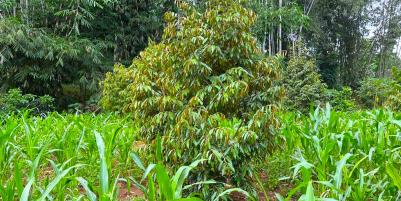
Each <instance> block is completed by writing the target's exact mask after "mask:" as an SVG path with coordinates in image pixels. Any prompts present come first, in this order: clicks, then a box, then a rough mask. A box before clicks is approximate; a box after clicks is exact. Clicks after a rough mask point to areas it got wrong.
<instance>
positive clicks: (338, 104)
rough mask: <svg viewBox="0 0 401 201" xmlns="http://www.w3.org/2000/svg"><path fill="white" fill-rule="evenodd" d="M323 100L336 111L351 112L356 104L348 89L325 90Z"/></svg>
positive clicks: (351, 92) (350, 90)
mask: <svg viewBox="0 0 401 201" xmlns="http://www.w3.org/2000/svg"><path fill="white" fill-rule="evenodd" d="M325 96H326V97H325V98H326V99H327V101H328V102H329V103H330V104H331V105H332V107H333V109H334V110H337V111H352V110H354V109H356V107H357V104H356V102H355V100H354V98H353V91H352V89H351V88H350V87H343V88H342V89H341V90H336V89H327V90H326V92H325Z"/></svg>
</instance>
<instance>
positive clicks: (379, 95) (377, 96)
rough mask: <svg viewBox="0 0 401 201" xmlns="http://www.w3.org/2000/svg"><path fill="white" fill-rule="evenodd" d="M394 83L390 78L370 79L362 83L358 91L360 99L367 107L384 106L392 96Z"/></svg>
mask: <svg viewBox="0 0 401 201" xmlns="http://www.w3.org/2000/svg"><path fill="white" fill-rule="evenodd" d="M393 83H394V81H393V80H391V79H388V78H368V79H366V80H364V81H362V83H361V87H360V88H359V89H358V92H357V93H358V97H359V99H360V101H361V103H362V105H364V106H365V107H368V108H371V107H379V106H382V105H383V103H384V102H385V101H386V99H387V98H388V97H389V96H390V95H391V94H392V87H391V86H392V85H393Z"/></svg>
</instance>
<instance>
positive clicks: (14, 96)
mask: <svg viewBox="0 0 401 201" xmlns="http://www.w3.org/2000/svg"><path fill="white" fill-rule="evenodd" d="M24 110H30V111H31V112H32V114H33V115H38V114H41V113H46V112H50V111H52V110H54V99H53V98H52V97H50V96H48V95H45V96H36V95H32V94H22V91H21V90H20V89H10V90H9V91H8V92H7V93H5V94H0V114H8V113H11V112H17V111H24Z"/></svg>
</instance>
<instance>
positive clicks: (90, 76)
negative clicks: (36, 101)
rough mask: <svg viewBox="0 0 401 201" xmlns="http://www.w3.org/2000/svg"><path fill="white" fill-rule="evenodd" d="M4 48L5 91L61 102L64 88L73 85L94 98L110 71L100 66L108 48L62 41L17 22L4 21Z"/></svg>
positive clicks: (0, 33) (0, 39) (0, 38)
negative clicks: (47, 95) (49, 98)
mask: <svg viewBox="0 0 401 201" xmlns="http://www.w3.org/2000/svg"><path fill="white" fill-rule="evenodd" d="M0 46H1V47H2V52H1V54H0V57H1V62H0V70H1V72H3V73H2V74H1V75H0V79H1V82H0V88H2V89H8V88H12V87H20V88H21V89H22V90H23V91H27V92H29V93H33V94H51V95H53V96H55V97H57V98H60V97H61V96H62V95H63V94H62V84H63V83H72V84H77V85H78V86H80V87H82V88H83V89H85V90H86V91H87V92H88V94H93V91H96V89H97V87H98V82H99V80H100V79H101V78H102V77H103V76H102V73H101V72H102V71H106V69H107V68H106V69H104V67H101V66H99V65H100V63H101V59H102V57H103V55H102V51H103V50H104V49H105V48H106V47H107V46H106V44H104V43H101V42H99V43H94V42H92V41H90V40H87V39H82V38H77V37H69V38H62V37H59V36H57V35H53V34H48V33H46V32H44V31H43V30H42V29H37V28H33V27H30V26H28V25H25V24H22V23H20V22H19V21H17V20H8V19H1V20H0ZM82 91H84V90H82Z"/></svg>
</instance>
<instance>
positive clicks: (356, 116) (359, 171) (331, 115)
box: [282, 106, 401, 200]
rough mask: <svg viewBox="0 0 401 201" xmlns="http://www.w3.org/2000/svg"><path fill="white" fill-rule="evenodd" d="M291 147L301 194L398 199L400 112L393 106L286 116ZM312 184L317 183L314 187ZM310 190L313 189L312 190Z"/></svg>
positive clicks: (296, 185) (291, 194)
mask: <svg viewBox="0 0 401 201" xmlns="http://www.w3.org/2000/svg"><path fill="white" fill-rule="evenodd" d="M283 120H284V122H283V130H282V131H283V132H282V135H283V137H284V138H285V141H286V142H287V143H286V146H287V150H292V151H293V152H294V156H293V164H294V165H293V167H292V168H291V169H292V171H293V173H292V174H291V177H292V179H293V182H294V183H295V186H294V188H293V190H292V191H291V193H289V194H288V197H287V198H290V197H292V196H293V195H294V194H295V193H296V192H301V193H303V194H304V193H305V196H307V195H308V194H309V193H310V195H312V193H311V190H312V188H313V191H314V195H316V196H317V195H319V198H321V199H331V200H332V199H335V200H379V199H382V200H397V199H398V196H399V189H398V188H397V186H398V184H399V179H398V178H397V175H398V174H399V171H398V170H395V169H394V168H393V166H394V167H399V165H400V162H401V158H400V149H399V147H400V140H399V133H400V131H401V121H400V115H399V114H395V113H393V112H391V111H388V110H374V111H363V112H353V113H349V112H335V111H331V108H330V107H329V106H327V107H326V109H317V110H316V111H315V112H312V113H311V114H310V116H309V117H308V116H297V115H295V114H291V113H287V114H286V115H285V118H283ZM311 184H312V186H311ZM308 192H309V193H308Z"/></svg>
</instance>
